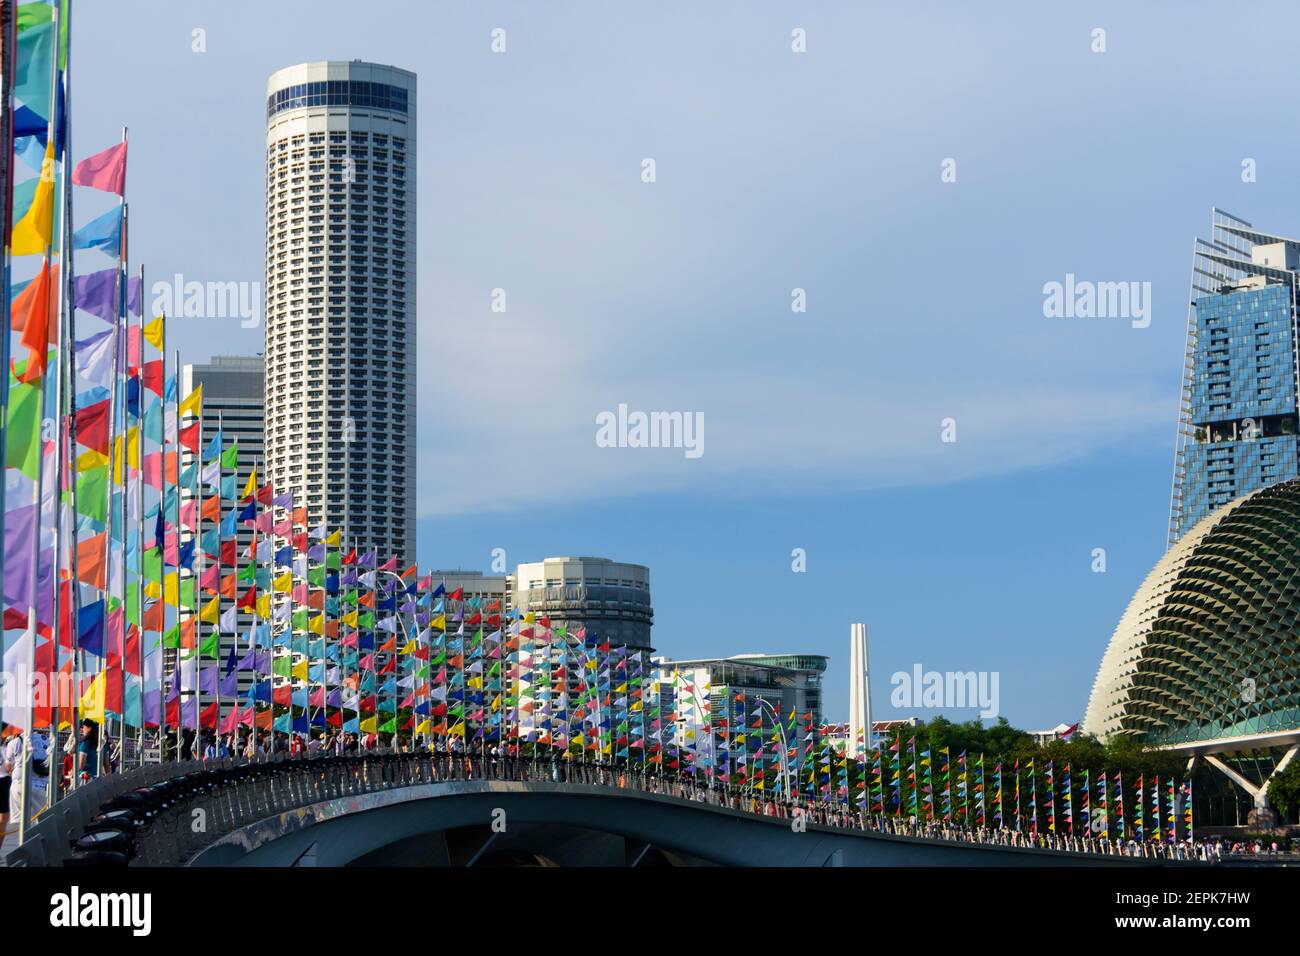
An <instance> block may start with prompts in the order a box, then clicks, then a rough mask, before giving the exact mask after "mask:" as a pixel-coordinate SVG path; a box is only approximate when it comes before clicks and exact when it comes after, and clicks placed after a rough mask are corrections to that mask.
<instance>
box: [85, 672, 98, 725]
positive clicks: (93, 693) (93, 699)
mask: <svg viewBox="0 0 1300 956" xmlns="http://www.w3.org/2000/svg"><path fill="white" fill-rule="evenodd" d="M80 713H81V717H82V719H84V720H93V721H95V722H97V723H101V724H102V723H103V722H104V672H103V671H100V672H99V673H98V674H96V675H95V679H94V680H92V681H91V682H90V685H89V686H88V687H87V688H86V689H85V690H84V691H83V692H82V694H81V707H80Z"/></svg>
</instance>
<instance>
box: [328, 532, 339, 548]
mask: <svg viewBox="0 0 1300 956" xmlns="http://www.w3.org/2000/svg"><path fill="white" fill-rule="evenodd" d="M342 540H343V531H342V530H341V529H340V530H339V531H335V532H332V533H331V534H330V536H329V537H328V538H326V539H325V544H326V545H327V546H328V547H331V548H337V547H338V546H339V542H340V541H342Z"/></svg>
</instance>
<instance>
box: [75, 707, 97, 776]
mask: <svg viewBox="0 0 1300 956" xmlns="http://www.w3.org/2000/svg"><path fill="white" fill-rule="evenodd" d="M76 761H77V762H76V767H77V775H78V777H79V778H80V779H81V780H83V781H84V780H93V779H94V778H95V777H96V776H98V775H99V724H97V723H95V722H94V721H93V720H91V719H90V718H89V717H87V718H86V719H85V720H83V721H82V722H81V742H80V743H79V744H77V757H76Z"/></svg>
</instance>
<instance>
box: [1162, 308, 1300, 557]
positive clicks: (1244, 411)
mask: <svg viewBox="0 0 1300 956" xmlns="http://www.w3.org/2000/svg"><path fill="white" fill-rule="evenodd" d="M1291 300H1292V293H1291V286H1290V284H1289V283H1277V284H1272V285H1265V286H1259V287H1255V288H1248V289H1238V290H1235V291H1229V292H1224V293H1222V294H1218V295H1207V296H1202V297H1201V298H1200V299H1198V300H1197V301H1196V351H1195V354H1194V356H1193V359H1192V360H1193V373H1192V390H1191V406H1192V407H1191V423H1192V426H1193V429H1194V437H1193V438H1192V439H1191V440H1190V441H1189V442H1188V443H1187V446H1186V449H1185V460H1184V463H1183V467H1184V469H1185V470H1184V475H1183V482H1182V496H1183V497H1182V508H1181V511H1180V513H1179V520H1178V525H1177V527H1176V529H1175V531H1176V535H1177V537H1181V536H1182V535H1183V534H1185V533H1186V532H1187V531H1188V530H1189V529H1190V528H1191V527H1192V526H1193V525H1195V524H1196V522H1197V521H1199V520H1200V519H1202V518H1204V517H1205V516H1206V515H1208V514H1210V513H1211V512H1213V511H1214V510H1216V509H1217V508H1219V507H1221V506H1222V505H1225V504H1227V503H1228V502H1229V501H1232V500H1233V499H1235V498H1238V497H1240V496H1241V495H1244V494H1248V493H1249V492H1252V491H1256V490H1258V489H1260V488H1263V487H1265V486H1266V485H1270V484H1273V483H1274V482H1278V481H1284V480H1286V479H1288V478H1295V477H1297V475H1300V462H1298V456H1297V436H1296V377H1295V347H1296V343H1295V316H1294V309H1293V304H1292V301H1291Z"/></svg>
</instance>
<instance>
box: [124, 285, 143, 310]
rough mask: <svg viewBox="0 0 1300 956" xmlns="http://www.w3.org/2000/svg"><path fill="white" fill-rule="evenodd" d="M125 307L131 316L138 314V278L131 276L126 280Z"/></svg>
mask: <svg viewBox="0 0 1300 956" xmlns="http://www.w3.org/2000/svg"><path fill="white" fill-rule="evenodd" d="M126 307H127V308H128V309H130V310H131V314H132V315H139V314H140V277H139V276H132V277H131V278H129V279H127V280H126Z"/></svg>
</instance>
